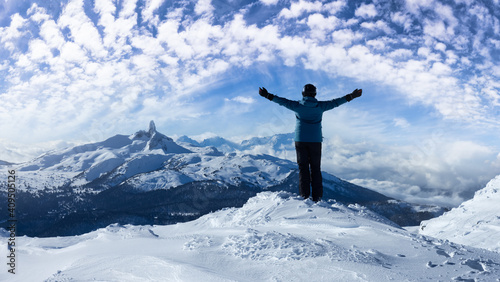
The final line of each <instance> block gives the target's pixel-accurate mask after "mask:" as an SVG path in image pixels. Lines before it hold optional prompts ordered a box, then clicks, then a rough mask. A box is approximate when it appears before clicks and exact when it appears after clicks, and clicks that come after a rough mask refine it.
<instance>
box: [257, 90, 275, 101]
mask: <svg viewBox="0 0 500 282" xmlns="http://www.w3.org/2000/svg"><path fill="white" fill-rule="evenodd" d="M259 95H260V96H262V97H264V98H267V99H269V101H272V100H273V98H274V95H273V94H271V93H269V92H267V89H266V88H264V87H262V88H260V87H259Z"/></svg>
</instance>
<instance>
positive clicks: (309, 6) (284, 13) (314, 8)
mask: <svg viewBox="0 0 500 282" xmlns="http://www.w3.org/2000/svg"><path fill="white" fill-rule="evenodd" d="M322 7H323V4H322V3H321V2H319V1H315V2H309V1H306V0H299V1H298V2H292V4H291V5H290V8H284V9H283V10H281V12H280V14H279V16H280V17H284V18H287V19H290V18H299V17H301V16H302V14H304V13H311V12H320V11H321V10H322Z"/></svg>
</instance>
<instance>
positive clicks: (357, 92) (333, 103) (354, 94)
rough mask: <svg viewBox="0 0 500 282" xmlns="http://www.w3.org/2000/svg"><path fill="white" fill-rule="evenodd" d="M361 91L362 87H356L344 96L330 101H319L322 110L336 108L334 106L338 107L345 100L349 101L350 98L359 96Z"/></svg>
mask: <svg viewBox="0 0 500 282" xmlns="http://www.w3.org/2000/svg"><path fill="white" fill-rule="evenodd" d="M362 91H363V90H362V89H356V90H354V91H352V93H350V94H347V95H345V96H344V97H341V98H337V99H333V100H330V101H324V102H320V105H321V107H322V108H323V110H325V111H328V110H331V109H333V108H336V107H338V106H340V105H342V104H344V103H346V102H351V101H352V99H354V98H358V97H360V96H361V93H362Z"/></svg>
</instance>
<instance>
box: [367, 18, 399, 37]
mask: <svg viewBox="0 0 500 282" xmlns="http://www.w3.org/2000/svg"><path fill="white" fill-rule="evenodd" d="M361 26H362V27H364V28H367V29H370V30H382V31H384V32H385V33H386V34H391V33H393V30H392V29H391V28H390V27H389V25H388V24H387V23H386V22H384V21H382V20H378V21H376V22H363V23H361Z"/></svg>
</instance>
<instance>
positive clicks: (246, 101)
mask: <svg viewBox="0 0 500 282" xmlns="http://www.w3.org/2000/svg"><path fill="white" fill-rule="evenodd" d="M228 101H235V102H238V103H242V104H253V103H255V99H254V98H252V97H248V96H237V97H234V98H232V99H228Z"/></svg>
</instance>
